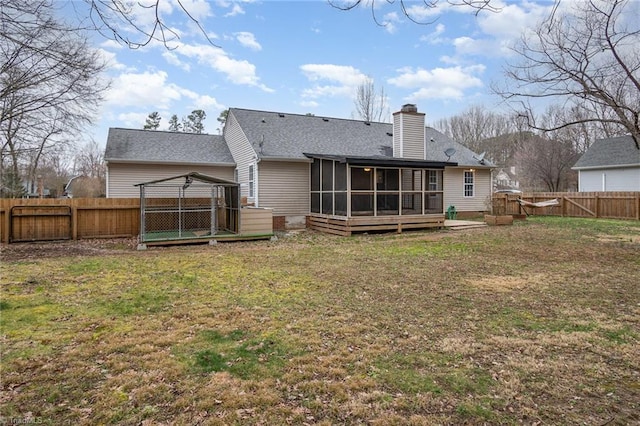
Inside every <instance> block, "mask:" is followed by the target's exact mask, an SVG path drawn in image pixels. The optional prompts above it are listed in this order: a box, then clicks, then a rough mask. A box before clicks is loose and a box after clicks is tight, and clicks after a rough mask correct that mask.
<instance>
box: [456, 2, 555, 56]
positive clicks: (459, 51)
mask: <svg viewBox="0 0 640 426" xmlns="http://www.w3.org/2000/svg"><path fill="white" fill-rule="evenodd" d="M496 6H500V5H499V4H496ZM501 6H502V7H501V10H500V12H499V13H481V14H480V15H478V21H477V22H478V28H479V29H480V31H481V34H479V35H477V36H473V37H470V36H464V37H458V38H456V39H454V40H453V45H454V47H455V49H456V55H457V56H461V55H482V56H494V57H495V56H510V55H512V54H513V51H512V50H511V48H512V47H513V45H514V43H515V42H516V41H518V40H519V38H520V36H521V34H522V31H523V30H525V29H527V28H531V27H532V26H533V25H535V24H536V23H537V22H539V21H540V20H541V19H543V18H544V17H546V16H548V14H549V12H550V11H551V8H552V7H553V5H552V4H550V3H544V4H540V3H532V2H528V1H523V2H521V3H514V4H509V5H501Z"/></svg>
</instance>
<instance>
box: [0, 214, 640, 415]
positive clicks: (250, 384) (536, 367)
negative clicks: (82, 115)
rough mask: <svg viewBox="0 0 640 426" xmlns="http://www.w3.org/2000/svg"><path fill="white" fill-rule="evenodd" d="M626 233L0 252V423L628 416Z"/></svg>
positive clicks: (633, 409)
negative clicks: (0, 382)
mask: <svg viewBox="0 0 640 426" xmlns="http://www.w3.org/2000/svg"><path fill="white" fill-rule="evenodd" d="M639 236H640V223H638V222H625V221H612V220H582V219H568V218H529V219H527V220H526V221H521V222H517V223H516V224H514V225H513V226H505V227H489V228H483V229H475V230H467V231H427V232H408V233H404V234H401V235H396V234H385V235H356V236H354V237H349V238H345V237H336V236H328V235H322V234H318V233H314V232H301V233H297V234H295V235H290V236H282V237H281V238H279V239H278V240H277V241H273V242H271V241H261V242H249V243H220V244H218V245H215V246H209V245H195V246H179V247H170V248H150V249H149V250H147V251H136V250H133V249H130V248H129V246H127V245H124V244H116V243H113V242H103V243H101V244H102V246H100V247H97V248H96V247H94V248H93V249H92V250H86V251H83V250H79V249H77V247H78V246H77V245H78V244H79V243H72V242H70V243H64V244H59V245H47V244H45V245H39V246H38V247H37V248H34V247H32V246H29V245H15V247H13V246H14V245H12V246H9V247H7V246H5V247H4V249H3V253H2V254H1V256H2V264H1V265H0V273H1V276H0V284H1V293H0V296H1V298H0V319H1V324H0V325H1V332H0V334H1V336H0V338H1V340H0V342H1V344H2V347H1V351H2V352H1V355H2V366H1V367H2V371H1V380H2V384H1V394H0V406H1V408H0V410H1V411H0V423H2V424H5V423H7V424H15V423H17V422H20V423H26V422H38V423H41V424H54V425H58V424H87V425H88V424H91V425H93V424H119V425H120V424H131V425H133V424H145V425H155V424H184V425H192V424H221V425H229V424H231V425H233V424H251V425H254V424H265V425H272V424H273V425H276V424H299V425H302V424H322V425H329V424H376V425H377V424H380V425H385V424H389V425H391V424H393V425H402V424H407V425H409V424H411V425H421V424H529V425H532V424H569V425H571V424H587V425H604V424H610V425H624V424H638V423H640V363H639V361H638V360H640V285H639V283H640V238H639ZM92 244H100V243H92ZM20 248H21V249H20ZM34 250H35V251H34ZM16 253H18V254H20V253H22V255H16ZM25 253H37V254H36V255H33V256H26V255H24V254H25Z"/></svg>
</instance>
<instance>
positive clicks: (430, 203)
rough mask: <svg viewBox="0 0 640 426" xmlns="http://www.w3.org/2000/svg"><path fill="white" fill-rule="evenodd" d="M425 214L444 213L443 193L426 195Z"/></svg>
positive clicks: (428, 193)
mask: <svg viewBox="0 0 640 426" xmlns="http://www.w3.org/2000/svg"><path fill="white" fill-rule="evenodd" d="M424 212H425V213H427V214H434V213H443V212H444V208H443V206H442V192H439V193H430V192H427V193H425V194H424Z"/></svg>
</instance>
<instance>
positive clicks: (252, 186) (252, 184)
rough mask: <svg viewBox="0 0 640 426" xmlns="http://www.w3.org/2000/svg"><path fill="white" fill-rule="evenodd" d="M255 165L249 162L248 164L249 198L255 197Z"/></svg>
mask: <svg viewBox="0 0 640 426" xmlns="http://www.w3.org/2000/svg"><path fill="white" fill-rule="evenodd" d="M255 167H256V166H255V165H254V164H251V165H250V166H249V198H253V197H255V188H256V178H255V176H256V173H255Z"/></svg>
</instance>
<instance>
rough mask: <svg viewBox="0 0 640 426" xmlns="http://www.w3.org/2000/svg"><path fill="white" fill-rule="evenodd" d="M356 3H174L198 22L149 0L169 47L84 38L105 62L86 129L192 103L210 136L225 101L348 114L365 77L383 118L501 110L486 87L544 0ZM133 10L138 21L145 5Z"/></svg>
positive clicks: (137, 124)
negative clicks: (408, 107) (102, 92)
mask: <svg viewBox="0 0 640 426" xmlns="http://www.w3.org/2000/svg"><path fill="white" fill-rule="evenodd" d="M338 1H340V0H338ZM365 3H366V6H364V7H358V8H356V9H354V10H351V11H341V10H339V9H337V8H335V7H332V6H331V5H330V4H329V3H327V2H326V1H322V0H298V1H276V0H263V1H253V0H244V1H231V0H219V1H209V2H204V1H198V0H182V4H183V5H185V7H186V8H187V9H188V10H189V13H190V14H191V15H192V16H193V17H194V18H195V19H197V21H198V22H199V23H200V25H201V27H202V30H200V29H199V28H198V26H197V25H196V24H195V23H194V22H193V21H191V20H190V19H189V18H188V17H187V16H186V15H185V14H184V12H183V11H182V10H181V8H180V6H179V5H178V3H177V0H161V1H160V5H161V9H160V12H161V14H162V17H163V19H164V20H165V22H167V23H168V24H169V25H170V26H171V28H173V29H174V30H175V32H176V33H177V34H179V36H180V38H179V39H176V40H173V41H170V42H169V43H168V44H169V47H170V49H168V48H167V47H166V46H164V45H162V44H160V43H150V44H149V45H147V46H145V47H141V48H139V49H130V48H128V47H127V46H124V45H122V44H118V43H116V42H114V41H113V40H108V39H106V38H104V37H102V36H100V35H99V34H97V33H94V34H93V35H92V40H93V42H94V43H95V47H96V48H98V49H100V51H101V52H102V54H103V55H104V57H105V59H106V60H108V62H109V68H108V71H107V75H106V76H105V77H106V78H109V79H110V80H111V87H110V89H109V91H108V92H107V93H106V97H105V102H104V104H103V105H102V108H101V109H100V113H99V116H98V117H97V120H96V125H95V127H93V128H92V129H91V132H90V133H91V137H92V138H93V139H94V140H95V141H96V142H98V143H99V144H102V145H104V144H105V143H106V138H107V132H108V128H109V127H124V128H142V126H143V125H144V122H145V119H146V117H147V116H148V115H149V113H151V112H153V111H157V112H159V113H160V116H161V117H162V121H161V124H160V129H161V130H164V129H166V128H167V126H168V121H169V118H170V117H171V115H173V114H176V115H177V116H178V117H179V118H182V117H186V116H187V115H188V114H189V113H191V111H193V110H194V109H202V110H204V111H205V112H206V114H207V119H206V120H205V132H206V133H210V134H217V133H218V132H219V131H220V123H219V122H218V121H217V118H218V117H219V115H220V112H222V111H223V110H225V109H227V108H231V107H235V108H247V109H257V110H266V111H276V112H283V113H297V114H307V113H311V114H314V115H317V116H327V117H337V118H347V119H348V118H355V115H354V114H355V105H354V97H355V92H356V89H357V87H358V86H359V85H361V84H362V83H363V81H365V79H366V78H370V79H372V80H373V83H374V87H375V89H376V91H377V92H379V91H380V90H383V91H384V93H385V94H386V96H387V105H388V107H389V115H388V119H386V120H384V121H390V119H391V115H390V114H391V113H393V112H395V111H398V110H399V109H400V107H401V106H402V105H403V104H406V103H413V104H416V105H417V106H418V110H419V111H420V112H424V113H425V114H426V121H427V124H433V123H435V122H436V121H437V120H439V119H442V118H448V117H451V116H453V115H456V114H459V113H461V112H463V111H465V110H466V109H468V108H469V107H470V106H472V105H483V106H485V107H486V108H488V109H492V110H496V111H501V110H503V109H504V108H505V106H504V104H503V103H502V101H501V99H500V98H499V97H497V96H496V95H492V93H491V85H492V84H493V83H495V82H500V81H502V80H503V79H504V77H503V66H504V64H505V61H514V60H517V58H515V57H514V56H513V54H512V51H511V50H510V46H512V45H513V43H514V42H515V41H516V40H517V39H518V38H519V37H520V34H521V32H522V31H523V30H524V29H526V28H528V27H532V26H533V25H534V24H535V23H536V22H537V21H539V20H540V19H541V18H542V17H543V16H545V15H546V14H547V13H549V11H550V10H551V8H552V7H553V4H552V3H551V2H549V1H545V2H527V1H520V2H506V3H500V2H495V3H494V2H493V1H492V4H494V5H498V6H501V10H500V12H499V13H493V12H487V11H484V12H481V13H479V14H478V15H477V16H475V15H474V10H472V9H470V8H468V7H451V6H450V5H449V4H447V2H445V1H444V0H441V1H440V2H439V6H438V7H437V8H436V9H428V8H424V7H423V3H422V2H410V1H406V2H405V4H406V5H407V7H408V8H410V14H411V16H412V17H413V18H414V19H416V20H419V21H421V22H427V21H430V22H432V23H430V24H428V25H424V24H422V25H421V24H416V23H414V22H411V21H410V20H408V19H407V18H406V17H404V16H403V14H402V9H401V7H400V3H399V1H395V2H394V3H392V4H389V3H388V2H387V1H386V0H377V2H376V4H375V8H374V9H373V12H374V13H375V19H374V17H373V16H372V8H371V7H370V3H368V2H365ZM81 4H84V3H82V2H77V8H76V9H80V8H81ZM138 12H139V13H138V15H137V16H136V19H137V20H138V22H139V23H141V24H144V22H145V20H147V19H148V16H145V15H144V13H143V12H146V13H148V11H144V10H143V11H140V10H139V11H138ZM376 20H377V21H378V22H380V23H384V24H385V25H378V24H377V23H376ZM147 22H148V21H147ZM203 31H204V33H206V35H207V36H208V38H209V41H208V40H207V38H206V37H205V35H204V34H203ZM131 36H132V37H138V36H139V35H136V34H133V33H132V34H131Z"/></svg>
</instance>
